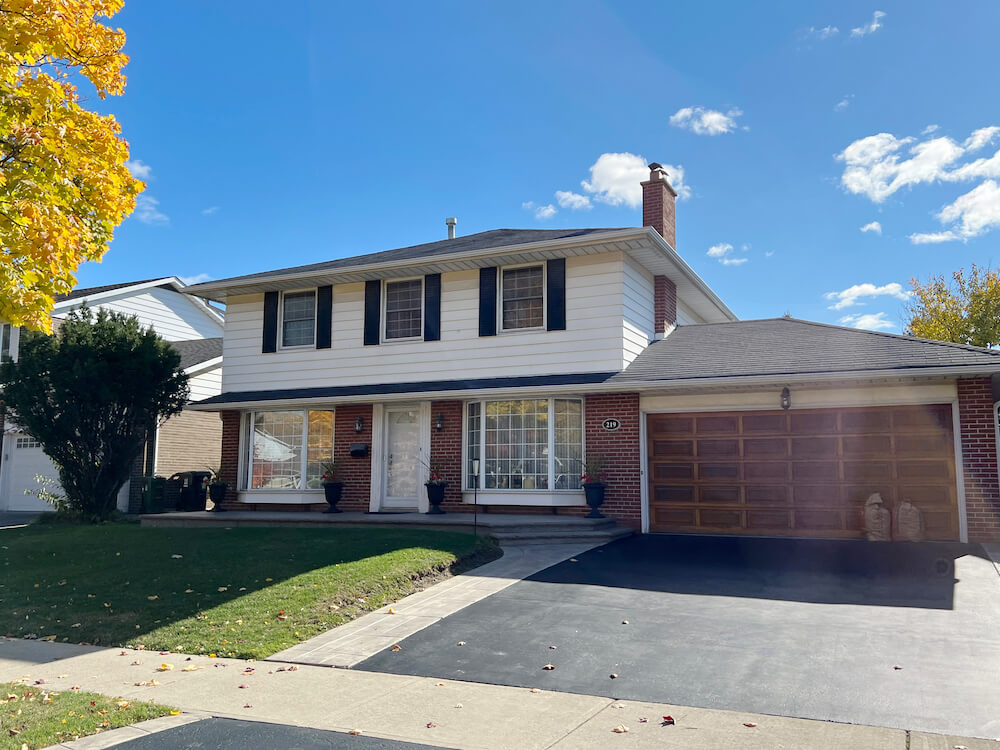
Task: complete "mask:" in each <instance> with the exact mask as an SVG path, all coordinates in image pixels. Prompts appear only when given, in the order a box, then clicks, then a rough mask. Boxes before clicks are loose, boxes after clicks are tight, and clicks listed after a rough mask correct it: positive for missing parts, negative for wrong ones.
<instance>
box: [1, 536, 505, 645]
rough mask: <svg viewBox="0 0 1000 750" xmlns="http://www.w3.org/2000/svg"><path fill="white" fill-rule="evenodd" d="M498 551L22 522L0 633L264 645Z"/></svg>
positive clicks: (433, 541) (483, 545) (421, 541)
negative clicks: (27, 523) (28, 523)
mask: <svg viewBox="0 0 1000 750" xmlns="http://www.w3.org/2000/svg"><path fill="white" fill-rule="evenodd" d="M500 554H501V553H500V551H499V549H498V548H496V547H495V546H493V545H491V544H489V543H488V542H485V541H482V540H480V541H478V543H477V540H476V539H475V537H473V536H472V535H470V534H463V533H456V532H445V531H432V530H424V529H405V528H404V529H395V528H371V527H367V528H346V527H336V528H231V529H224V528H204V529H202V528H150V527H142V526H138V525H136V524H105V525H99V526H67V525H57V524H42V525H33V526H29V527H27V528H24V529H14V530H9V531H5V532H4V533H3V537H2V538H0V566H2V570H3V575H2V576H0V633H5V634H7V635H10V636H12V637H36V638H39V639H45V640H54V641H60V642H62V641H69V642H72V643H89V644H94V645H102V646H131V647H137V648H147V649H150V650H154V649H155V650H157V651H179V652H183V653H192V654H216V655H218V656H231V657H239V658H263V657H266V656H270V655H271V654H273V653H276V652H277V651H281V650H282V649H285V648H288V647H290V646H293V645H295V644H296V643H300V642H302V641H304V640H306V639H308V638H311V637H313V636H315V635H318V634H319V633H321V632H323V631H325V630H328V629H329V628H332V627H334V626H336V625H340V624H342V623H344V622H347V621H348V620H351V619H353V618H354V617H356V616H357V615H358V614H361V613H364V612H367V611H371V610H373V609H378V608H379V607H381V606H384V605H385V604H388V603H391V602H393V601H396V600H398V599H400V598H402V597H404V596H406V595H408V594H411V593H413V592H414V591H417V590H419V589H421V588H424V587H425V586H426V585H427V584H428V583H429V582H431V581H433V580H434V579H435V578H439V577H443V576H447V575H450V574H452V573H454V572H457V571H458V570H460V569H468V568H469V567H475V566H476V565H477V564H481V563H482V562H486V561H488V560H490V559H495V558H496V557H499V556H500Z"/></svg>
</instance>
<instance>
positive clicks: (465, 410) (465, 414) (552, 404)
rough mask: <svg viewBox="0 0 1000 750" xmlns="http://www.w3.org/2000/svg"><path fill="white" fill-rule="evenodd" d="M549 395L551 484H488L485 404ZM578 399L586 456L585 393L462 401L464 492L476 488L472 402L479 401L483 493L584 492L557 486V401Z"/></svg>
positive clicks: (480, 482) (583, 450) (581, 443)
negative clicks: (471, 481) (472, 478)
mask: <svg viewBox="0 0 1000 750" xmlns="http://www.w3.org/2000/svg"><path fill="white" fill-rule="evenodd" d="M543 399H547V400H548V402H549V417H548V424H549V429H548V433H549V434H548V441H549V445H548V448H549V461H548V463H549V487H548V489H542V488H537V487H536V488H533V489H531V488H528V489H526V488H524V487H520V488H514V489H512V488H506V489H495V488H492V487H490V488H487V487H486V479H485V477H486V472H485V471H484V468H485V465H486V456H485V455H484V450H485V446H486V404H487V403H488V402H491V401H541V400H543ZM557 400H560V401H562V400H565V401H579V402H580V450H581V455H582V456H583V458H584V459H586V457H587V401H586V399H584V398H583V397H582V396H575V395H572V394H566V395H556V396H540V397H538V396H535V397H533V396H527V395H526V396H512V397H510V398H482V399H470V400H469V401H466V402H464V403H463V404H462V492H472V491H473V489H472V488H471V487H470V486H469V429H468V427H469V405H470V404H479V416H480V419H479V492H480V493H489V494H493V493H510V494H513V495H525V494H535V495H537V494H538V493H540V492H541V493H545V494H554V495H579V494H580V493H582V492H583V489H582V488H581V489H575V490H574V489H562V490H557V489H555V478H556V473H555V467H556V451H555V445H556V419H555V416H556V415H555V411H556V401H557ZM580 473H581V474H583V467H582V466H581V469H580Z"/></svg>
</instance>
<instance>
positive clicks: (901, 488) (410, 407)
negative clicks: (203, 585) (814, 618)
mask: <svg viewBox="0 0 1000 750" xmlns="http://www.w3.org/2000/svg"><path fill="white" fill-rule="evenodd" d="M642 195H643V202H642V223H643V226H642V227H636V228H623V229H553V230H516V229H498V230H493V231H487V232H481V233H478V234H472V235H469V236H464V237H454V236H453V227H454V222H453V221H452V220H449V222H448V223H449V234H450V235H452V236H450V237H449V238H448V239H445V240H442V241H439V242H432V243H428V244H423V245H417V246H413V247H404V248H399V249H395V250H388V251H384V252H376V253H371V254H366V255H358V256H355V257H349V258H342V259H339V260H332V261H327V262H321V263H315V264H312V265H306V266H299V267H295V268H286V269H280V270H276V271H267V272H264V273H254V274H249V275H244V276H237V277H234V278H229V279H223V280H220V281H211V282H207V283H203V284H197V285H194V286H191V287H188V288H187V289H186V290H185V292H186V293H187V294H192V295H198V296H201V297H204V298H206V299H210V300H215V301H218V302H224V303H225V304H226V311H227V312H226V321H225V336H224V341H223V363H224V367H223V382H222V392H221V393H220V394H219V395H217V396H213V397H211V398H208V399H206V400H204V401H201V402H199V403H197V404H194V405H193V406H192V407H191V408H192V410H197V411H212V412H219V413H221V415H222V421H223V447H222V456H223V467H224V471H225V473H226V476H227V479H228V482H229V485H230V487H231V491H230V494H229V498H228V500H227V505H228V507H230V508H242V509H249V510H253V509H260V510H265V509H266V510H276V509H281V510H297V509H298V510H301V509H314V510H315V509H319V508H321V507H323V505H322V503H323V494H322V490H321V480H320V476H321V464H322V462H323V461H325V460H329V459H330V458H331V457H336V458H338V459H340V462H341V467H342V477H343V479H344V481H345V482H346V486H345V489H344V500H343V501H342V502H341V507H342V508H344V509H347V510H363V511H371V512H383V511H402V510H411V511H417V510H419V511H425V510H427V508H428V503H427V498H426V494H425V491H424V487H423V483H424V482H425V480H426V479H427V477H428V473H429V467H435V468H436V469H439V470H440V471H441V472H442V473H443V475H444V477H445V479H446V480H447V481H448V488H447V492H446V501H445V503H444V505H443V508H444V509H445V510H446V511H448V512H458V511H469V510H471V509H472V504H473V502H477V503H478V505H479V506H480V507H482V506H488V508H489V510H490V512H510V511H514V512H519V513H526V512H536V513H538V512H544V513H549V512H553V511H554V510H558V511H559V512H562V513H571V514H582V513H585V512H586V511H587V510H588V509H587V508H586V506H585V505H584V493H583V491H582V489H581V476H580V475H581V471H582V461H583V459H584V457H585V456H587V457H595V456H599V457H602V458H604V459H605V460H606V466H605V471H604V476H603V478H604V480H605V482H606V483H607V487H608V489H607V502H606V504H605V506H604V511H605V512H606V513H608V514H609V515H611V516H613V517H615V518H617V519H618V520H619V521H620V522H621V523H622V524H627V525H630V526H632V527H634V528H635V529H637V530H641V531H643V532H660V531H669V532H692V533H708V534H732V533H738V534H757V535H796V536H806V537H860V536H863V535H864V533H863V526H862V524H863V509H864V505H865V501H866V499H867V498H868V497H869V496H870V495H871V494H872V493H874V492H878V493H880V494H881V496H882V498H883V499H884V500H885V501H886V502H887V503H888V504H889V505H890V506H893V505H896V504H899V503H901V502H902V501H903V500H904V499H908V500H910V501H911V502H912V503H913V504H914V505H916V506H917V507H918V508H920V510H921V511H922V512H923V517H924V519H925V523H926V534H927V537H929V538H931V539H941V540H945V539H948V540H955V539H961V540H965V539H971V540H986V539H992V540H996V539H1000V489H998V480H997V473H998V472H997V437H996V419H995V409H994V404H995V401H996V400H997V396H996V395H995V392H996V385H995V380H996V379H997V376H998V374H1000V352H994V351H990V350H984V349H977V348H974V347H967V346H959V345H953V344H947V343H941V342H936V341H927V340H920V339H915V338H910V337H906V336H896V335H890V334H886V333H878V332H871V331H865V330H857V329H852V328H843V327H838V326H831V325H824V324H820V323H813V322H809V321H804V320H795V319H791V318H777V319H770V320H750V321H740V320H737V319H736V316H735V315H734V314H733V313H732V311H730V309H729V308H728V307H727V306H726V305H725V303H724V302H723V301H722V300H721V299H719V297H718V296H717V295H716V294H715V293H713V292H712V290H711V289H710V288H709V287H708V285H707V284H706V283H705V282H704V281H703V280H702V279H701V278H699V276H698V275H697V274H696V273H695V272H694V271H693V270H692V269H691V268H690V266H688V264H687V263H686V262H685V261H684V260H683V258H682V257H681V256H680V255H679V254H678V253H677V251H676V249H675V248H676V242H675V198H676V193H675V192H674V190H673V189H672V188H671V186H670V184H669V181H668V177H667V175H666V173H665V172H664V170H663V169H662V168H661V167H660V166H659V165H657V164H652V165H650V175H649V179H648V180H647V181H645V182H643V183H642ZM477 465H478V467H479V471H478V473H477V472H475V471H474V470H473V469H474V467H476V466H477ZM233 490H235V491H233Z"/></svg>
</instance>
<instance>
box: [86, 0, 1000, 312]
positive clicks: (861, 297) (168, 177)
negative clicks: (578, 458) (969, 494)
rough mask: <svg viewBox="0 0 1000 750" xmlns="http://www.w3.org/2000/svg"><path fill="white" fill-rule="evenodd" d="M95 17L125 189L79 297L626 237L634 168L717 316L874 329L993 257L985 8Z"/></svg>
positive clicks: (581, 6) (157, 1) (193, 9)
mask: <svg viewBox="0 0 1000 750" xmlns="http://www.w3.org/2000/svg"><path fill="white" fill-rule="evenodd" d="M114 21H115V22H116V23H117V24H119V25H120V26H122V27H123V28H124V29H125V31H126V32H127V34H128V45H127V51H128V53H129V54H130V56H131V58H132V60H131V62H130V64H129V65H128V67H127V68H126V72H127V74H128V79H129V80H128V88H127V91H126V93H125V95H124V96H123V97H120V98H116V99H109V100H108V101H106V102H102V103H99V106H100V108H101V109H102V111H110V112H114V113H115V114H116V116H117V117H118V118H119V119H120V120H121V122H122V125H123V129H124V133H125V136H126V138H127V139H128V140H129V142H130V144H131V147H132V159H133V162H134V170H135V171H136V173H137V174H139V176H142V177H143V178H144V179H146V180H147V182H148V187H147V190H146V193H145V194H144V196H143V197H142V198H141V204H140V207H139V210H138V211H137V212H136V213H135V214H134V215H133V216H132V217H131V218H129V219H128V220H126V222H125V223H124V224H123V225H122V226H121V227H120V228H119V230H118V232H117V236H116V239H115V241H114V243H113V244H112V246H111V250H110V251H109V252H108V254H107V255H106V256H105V259H104V261H103V263H101V264H92V263H90V264H86V265H85V266H83V267H82V268H81V271H80V274H79V279H80V284H81V285H82V286H92V285H97V284H103V283H112V282H117V281H125V280H131V279H140V278H148V277H154V276H158V275H170V274H176V275H179V276H184V277H201V278H206V277H210V278H222V277H225V276H231V275H237V274H242V273H251V272H254V271H261V270H266V269H270V268H276V267H285V266H290V265H296V264H300V263H311V262H315V261H319V260H326V259H331V258H338V257H343V256H347V255H355V254H359V253H364V252H374V251H378V250H384V249H389V248H393V247H400V246H404V245H411V244H415V243H420V242H427V241H433V240H437V239H441V238H443V237H444V236H445V226H444V218H445V217H446V216H457V217H458V220H459V224H458V230H459V233H461V234H469V233H473V232H478V231H483V230H486V229H493V228H498V227H570V226H581V227H582V226H635V225H638V224H639V223H640V221H641V213H640V210H639V208H638V207H637V206H636V205H635V203H634V200H635V197H636V196H637V195H638V188H637V187H635V184H636V183H637V181H638V178H639V177H641V173H643V172H645V170H644V169H642V168H641V164H642V163H644V162H645V161H659V162H661V163H663V164H665V165H669V167H668V169H670V171H671V172H672V175H673V178H674V179H675V181H678V182H680V183H681V185H680V186H679V187H681V188H682V193H683V194H684V195H686V196H687V197H686V198H685V199H684V200H682V201H681V202H680V203H679V204H678V243H677V244H678V247H677V249H678V251H679V252H680V254H681V255H682V256H683V257H684V258H685V259H686V260H687V261H688V262H689V263H690V264H691V265H692V266H693V267H694V268H695V270H696V271H697V272H698V273H699V274H701V276H702V277H703V278H704V279H705V280H706V281H707V282H708V283H709V285H710V286H712V288H713V289H715V290H716V292H717V293H718V294H719V295H720V296H721V297H722V298H723V299H724V300H726V302H727V303H728V304H729V305H730V306H731V307H732V308H733V310H734V311H735V312H736V313H737V315H739V316H740V317H742V318H756V317H769V316H776V315H781V314H783V313H785V312H790V313H791V314H792V315H794V316H796V317H803V318H808V319H813V320H820V321H824V322H832V323H833V322H839V321H843V322H846V323H847V324H856V325H864V326H868V327H875V328H882V329H885V330H890V331H898V330H899V322H900V319H901V316H902V313H903V309H902V308H903V305H904V304H905V301H904V299H903V297H904V296H905V292H904V290H905V288H906V285H907V282H908V280H909V279H910V277H913V276H916V277H920V278H926V277H927V276H928V275H929V274H939V273H950V272H951V271H952V270H954V269H956V268H959V267H962V266H968V265H969V264H970V263H972V262H976V263H980V264H991V263H994V262H995V255H996V252H995V249H994V248H996V247H997V239H998V238H1000V188H998V185H997V183H998V178H1000V155H998V154H1000V152H998V149H1000V128H996V126H998V125H1000V97H998V86H997V84H996V81H995V62H996V61H995V49H996V39H997V30H998V28H1000V4H997V3H992V2H963V1H962V0H958V1H956V2H950V3H930V2H926V3H925V2H920V3H916V2H911V1H900V2H883V1H882V0H877V1H876V2H875V3H874V4H873V3H872V2H871V1H866V2H855V1H854V0H844V1H843V2H836V3H834V2H829V3H818V2H817V3H802V2H791V1H790V2H769V3H766V4H764V3H752V4H751V3H736V2H732V3H716V2H700V3H667V2H661V1H656V2H628V3H624V2H622V3H610V2H596V1H586V0H582V1H580V2H556V1H546V2H537V1H536V2H516V1H511V0H505V1H504V2H491V3H468V2H453V3H451V2H422V3H402V2H400V3H389V2H378V3H352V4H348V3H340V2H320V1H319V0H314V1H308V0H286V2H284V3H281V4H279V5H275V4H274V3H263V2H257V1H256V0H241V2H238V3H237V2H235V1H231V2H229V1H227V2H223V1H222V0H219V1H218V2H213V3H204V2H195V1H194V0H189V1H187V2H181V1H179V0H172V1H171V2H167V1H166V0H127V3H126V7H125V9H124V10H123V11H122V13H120V14H119V15H118V16H116V17H115V19H114ZM93 101H96V100H93ZM993 128H996V130H994V129H993ZM640 157H641V159H640ZM991 158H992V161H990V159H991ZM636 170H638V172H637V171H636ZM636 174H638V176H637V177H636V178H635V179H633V178H632V176H633V175H636ZM557 191H559V195H558V196H557ZM872 222H877V223H878V229H875V227H874V226H871V225H872ZM865 226H869V230H868V231H865V232H863V231H861V227H865ZM727 245H728V246H731V249H728V248H727V247H726V246H727ZM863 285H868V286H863ZM894 285H899V286H894ZM852 288H854V289H852ZM830 293H837V295H838V296H836V297H833V298H828V297H827V295H828V294H830ZM833 307H836V308H837V309H831V308H833Z"/></svg>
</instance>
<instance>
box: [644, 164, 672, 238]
mask: <svg viewBox="0 0 1000 750" xmlns="http://www.w3.org/2000/svg"><path fill="white" fill-rule="evenodd" d="M667 177H668V175H667V170H665V169H664V168H663V165H662V164H657V163H656V162H655V161H654V162H653V163H652V164H650V165H649V179H648V180H646V182H643V183H641V184H642V225H643V226H644V227H652V228H653V229H655V230H656V231H657V232H659V233H660V236H661V237H663V239H665V240H666V241H667V244H668V245H670V247H672V248H673V249H674V250H676V249H677V226H676V219H675V204H676V201H677V191H676V190H674V189H673V188H672V187H670V182H669V181H668V180H667Z"/></svg>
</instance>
